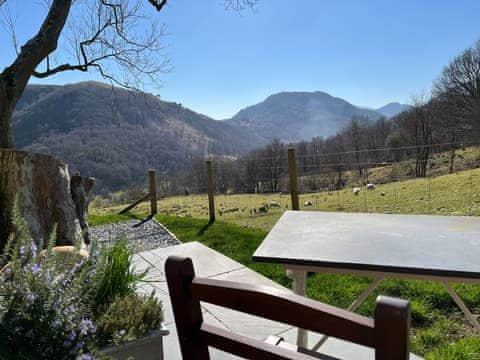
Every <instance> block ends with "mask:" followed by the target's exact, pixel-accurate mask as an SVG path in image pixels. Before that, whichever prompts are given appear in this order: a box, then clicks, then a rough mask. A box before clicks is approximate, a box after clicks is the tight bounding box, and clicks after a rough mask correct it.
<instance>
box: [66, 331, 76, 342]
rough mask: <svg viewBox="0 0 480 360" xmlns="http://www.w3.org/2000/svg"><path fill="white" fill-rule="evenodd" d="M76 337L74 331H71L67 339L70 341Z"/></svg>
mask: <svg viewBox="0 0 480 360" xmlns="http://www.w3.org/2000/svg"><path fill="white" fill-rule="evenodd" d="M76 337H77V334H75V331H72V332H71V333H70V335H68V337H67V340H68V341H69V342H70V343H71V342H72V341H74V340H75V338H76Z"/></svg>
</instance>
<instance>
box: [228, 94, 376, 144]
mask: <svg viewBox="0 0 480 360" xmlns="http://www.w3.org/2000/svg"><path fill="white" fill-rule="evenodd" d="M353 116H355V117H368V118H370V119H372V120H373V119H377V118H379V117H380V116H381V114H380V113H378V112H376V111H374V110H369V109H363V108H359V107H356V106H354V105H352V104H350V103H349V102H347V101H345V100H343V99H340V98H336V97H333V96H331V95H329V94H327V93H324V92H321V91H316V92H281V93H278V94H275V95H271V96H269V97H268V98H267V99H265V100H264V101H262V102H261V103H259V104H256V105H253V106H249V107H247V108H245V109H243V110H240V111H239V112H238V113H237V114H236V115H235V116H233V117H232V118H231V119H230V120H227V122H228V123H230V124H234V125H235V126H237V127H238V128H240V129H250V130H252V131H253V132H254V133H255V135H257V136H259V137H260V138H262V139H266V140H271V139H274V138H278V139H280V140H283V141H286V142H295V141H300V140H310V139H311V138H312V137H315V136H330V135H335V134H336V133H337V132H338V131H339V130H341V129H342V128H343V127H344V126H345V125H346V124H347V123H348V121H349V120H350V119H351V118H352V117H353Z"/></svg>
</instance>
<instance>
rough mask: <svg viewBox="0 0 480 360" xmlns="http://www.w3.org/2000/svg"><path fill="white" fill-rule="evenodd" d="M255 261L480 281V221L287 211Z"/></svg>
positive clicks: (438, 217) (451, 217)
mask: <svg viewBox="0 0 480 360" xmlns="http://www.w3.org/2000/svg"><path fill="white" fill-rule="evenodd" d="M253 260H254V261H261V262H271V263H280V264H287V265H288V264H290V265H307V266H318V267H330V268H341V269H351V270H367V271H379V272H394V273H410V274H416V275H430V276H443V277H445V276H447V277H460V278H470V279H480V218H474V217H464V216H428V215H390V214H365V213H336V212H318V211H287V212H285V213H284V214H283V215H282V217H281V218H280V220H279V221H278V222H277V224H276V225H275V226H274V227H273V229H272V230H271V231H270V233H269V234H268V235H267V237H266V238H265V240H264V241H263V242H262V244H261V245H260V247H259V248H258V249H257V250H256V251H255V254H254V255H253Z"/></svg>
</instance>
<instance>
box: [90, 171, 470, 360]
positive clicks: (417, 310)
mask: <svg viewBox="0 0 480 360" xmlns="http://www.w3.org/2000/svg"><path fill="white" fill-rule="evenodd" d="M479 180H480V169H475V170H468V171H463V172H459V173H457V174H452V175H444V176H438V177H434V178H431V179H415V180H408V181H403V182H395V183H388V184H384V185H379V186H377V188H376V189H375V190H374V191H371V192H365V191H364V189H362V193H361V194H360V195H358V196H355V195H353V193H352V191H351V189H346V190H342V191H338V192H331V193H326V192H325V193H313V194H303V195H301V197H300V199H301V201H300V202H301V204H302V205H303V203H304V201H306V200H310V201H311V202H312V203H313V207H307V208H306V209H308V210H324V211H352V212H358V211H368V212H382V213H385V212H388V213H409V214H412V213H414V214H427V213H430V214H439V215H440V214H441V215H469V214H470V215H476V216H478V215H480V182H479ZM382 193H383V195H382ZM271 201H276V202H277V203H278V204H280V205H281V208H280V209H278V208H275V209H273V210H271V211H269V212H268V213H266V214H258V213H257V214H251V210H252V209H253V208H257V209H258V208H259V207H260V206H262V205H263V204H265V203H267V204H268V203H270V202H271ZM289 203H290V198H289V196H288V195H287V194H283V195H282V194H271V195H260V194H254V195H220V196H216V206H217V220H218V221H217V222H216V223H214V224H213V225H211V226H207V225H208V221H207V217H208V208H207V198H206V196H204V195H190V196H179V197H172V198H167V199H162V200H160V201H159V203H158V205H159V211H160V212H161V215H159V216H158V217H157V218H158V220H160V221H161V222H162V223H164V224H165V225H166V226H167V227H168V228H169V229H170V230H171V231H172V232H174V233H175V234H176V235H177V236H178V237H179V239H180V240H182V241H184V242H187V241H200V242H202V243H204V244H205V245H207V246H209V247H211V248H213V249H215V250H217V251H219V252H221V253H223V254H225V255H227V256H229V257H231V258H233V259H235V260H237V261H239V262H241V263H243V264H245V265H246V266H248V267H250V268H252V269H253V270H255V271H257V272H259V273H261V274H263V275H265V276H267V277H269V278H271V279H273V280H274V281H276V282H278V283H280V284H282V285H284V286H287V287H288V286H290V285H291V283H290V280H289V279H288V278H287V277H286V275H285V272H284V270H283V269H282V268H281V267H280V266H276V265H271V264H259V263H253V262H252V261H251V256H252V254H253V252H254V251H255V249H256V248H257V247H258V245H259V244H260V243H261V241H262V239H263V238H264V237H265V235H266V232H267V231H268V230H270V229H271V227H272V225H273V224H274V223H275V221H276V220H277V219H278V218H279V217H280V215H281V213H282V212H283V211H284V210H285V209H288V207H289ZM148 207H149V204H148V203H144V204H142V205H141V206H140V207H139V208H138V209H137V210H138V213H137V214H140V215H141V213H145V212H146V211H147V209H148ZM120 208H122V206H119V207H111V208H97V209H92V211H91V215H90V221H91V224H92V225H95V224H101V223H107V222H113V221H120V220H122V219H127V218H129V216H130V215H124V216H118V215H114V214H115V212H117V211H118V210H119V209H120ZM220 212H221V213H222V214H221V215H220ZM370 280H371V279H369V278H365V277H359V276H348V275H334V274H315V275H312V276H309V278H308V287H307V289H308V296H309V297H311V298H314V299H317V300H320V301H323V302H326V303H329V304H332V305H336V306H340V307H344V308H345V307H347V306H348V305H349V304H350V303H351V302H352V301H353V300H354V299H355V298H356V296H358V294H360V293H361V292H362V291H363V290H364V289H365V288H366V286H368V283H369V281H370ZM455 289H456V290H457V292H458V293H459V294H460V296H461V297H462V299H463V300H464V301H465V303H466V304H467V306H469V308H470V309H471V310H472V311H473V312H474V313H479V312H480V286H473V285H465V284H457V285H455ZM380 293H381V294H386V295H391V296H397V297H402V298H405V299H408V300H410V301H411V306H412V324H413V333H412V339H411V345H412V351H414V352H415V353H418V354H420V355H423V356H425V357H426V358H427V359H442V360H444V359H449V360H453V359H469V360H478V359H479V358H480V336H477V335H473V332H472V328H471V327H470V326H469V325H468V323H466V321H465V320H464V318H463V316H462V314H461V312H460V310H459V309H458V308H457V306H456V305H455V304H454V302H453V301H452V300H451V299H450V297H449V296H448V294H447V292H446V291H445V290H444V289H443V287H442V286H441V285H440V284H436V283H431V282H424V281H400V280H385V281H383V282H382V284H381V285H380V287H379V289H378V291H376V292H375V293H374V294H372V295H371V296H370V297H369V299H368V300H367V301H366V302H365V303H364V304H363V305H362V306H361V308H360V309H359V312H360V313H362V314H365V315H371V314H372V310H373V303H374V299H375V297H376V295H378V294H380Z"/></svg>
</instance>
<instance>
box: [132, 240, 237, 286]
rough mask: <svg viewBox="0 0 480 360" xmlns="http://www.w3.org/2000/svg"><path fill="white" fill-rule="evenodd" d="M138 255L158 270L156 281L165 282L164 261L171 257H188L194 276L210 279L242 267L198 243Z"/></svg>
mask: <svg viewBox="0 0 480 360" xmlns="http://www.w3.org/2000/svg"><path fill="white" fill-rule="evenodd" d="M140 255H141V256H142V257H143V258H144V259H145V260H147V261H148V262H149V263H151V264H153V265H154V267H155V268H156V269H158V270H160V272H159V273H158V274H159V278H158V281H165V273H164V266H165V261H166V260H167V258H168V257H169V256H171V255H177V256H185V257H190V258H191V259H192V260H193V264H194V266H195V272H196V274H197V275H198V276H201V277H212V276H215V275H218V274H220V273H225V272H229V271H232V270H237V269H241V268H243V267H244V266H243V265H242V264H240V263H238V262H236V261H234V260H232V259H230V258H228V257H226V256H225V255H223V254H220V253H219V252H216V251H214V250H212V249H210V248H208V247H207V246H205V245H202V244H200V243H198V242H190V243H185V244H181V245H177V246H171V247H168V248H163V249H156V250H152V251H147V252H142V253H140Z"/></svg>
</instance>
